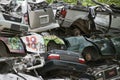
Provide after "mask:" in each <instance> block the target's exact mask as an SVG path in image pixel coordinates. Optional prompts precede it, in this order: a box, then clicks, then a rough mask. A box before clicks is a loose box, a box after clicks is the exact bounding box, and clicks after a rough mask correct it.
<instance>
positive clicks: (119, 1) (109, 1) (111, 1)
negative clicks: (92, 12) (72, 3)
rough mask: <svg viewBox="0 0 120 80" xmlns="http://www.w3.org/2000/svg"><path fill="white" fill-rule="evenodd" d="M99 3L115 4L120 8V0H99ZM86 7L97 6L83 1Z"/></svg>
mask: <svg viewBox="0 0 120 80" xmlns="http://www.w3.org/2000/svg"><path fill="white" fill-rule="evenodd" d="M97 1H98V2H101V3H105V4H115V5H117V6H120V0H97ZM81 2H82V4H83V5H84V6H87V5H95V4H94V3H93V2H92V1H91V0H81Z"/></svg>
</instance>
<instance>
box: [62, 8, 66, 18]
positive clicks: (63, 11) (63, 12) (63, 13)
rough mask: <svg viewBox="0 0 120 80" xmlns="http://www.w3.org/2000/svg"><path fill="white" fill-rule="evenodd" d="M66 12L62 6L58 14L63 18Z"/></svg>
mask: <svg viewBox="0 0 120 80" xmlns="http://www.w3.org/2000/svg"><path fill="white" fill-rule="evenodd" d="M66 13H67V11H66V9H64V8H62V9H61V12H60V15H61V16H62V18H65V16H66Z"/></svg>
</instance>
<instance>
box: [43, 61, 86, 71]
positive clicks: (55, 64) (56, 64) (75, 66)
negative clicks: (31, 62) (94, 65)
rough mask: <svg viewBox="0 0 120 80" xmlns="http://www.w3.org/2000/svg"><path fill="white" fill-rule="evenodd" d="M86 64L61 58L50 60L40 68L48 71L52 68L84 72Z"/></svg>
mask: <svg viewBox="0 0 120 80" xmlns="http://www.w3.org/2000/svg"><path fill="white" fill-rule="evenodd" d="M87 68H88V66H87V65H85V64H80V63H76V62H70V61H63V60H50V61H48V62H47V63H46V64H45V65H44V67H42V69H41V70H43V72H48V71H52V70H70V71H71V70H72V71H77V72H86V70H87Z"/></svg>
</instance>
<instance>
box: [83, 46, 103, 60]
mask: <svg viewBox="0 0 120 80" xmlns="http://www.w3.org/2000/svg"><path fill="white" fill-rule="evenodd" d="M82 55H83V57H84V59H85V60H86V61H97V60H99V59H100V57H101V55H100V54H99V52H98V50H97V49H96V48H95V47H93V46H89V47H86V48H85V49H84V50H83V52H82Z"/></svg>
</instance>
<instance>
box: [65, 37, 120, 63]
mask: <svg viewBox="0 0 120 80" xmlns="http://www.w3.org/2000/svg"><path fill="white" fill-rule="evenodd" d="M65 43H66V46H67V50H71V51H75V52H79V53H80V55H82V56H83V57H84V58H85V60H86V61H91V60H92V61H96V60H99V59H108V58H115V57H116V56H117V57H118V58H119V55H120V36H117V37H110V38H109V37H103V38H94V39H92V38H85V37H83V36H79V37H69V38H65Z"/></svg>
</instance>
